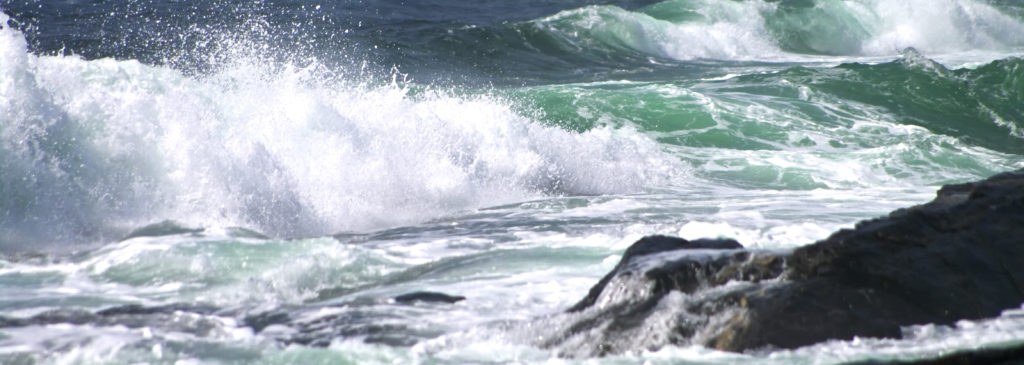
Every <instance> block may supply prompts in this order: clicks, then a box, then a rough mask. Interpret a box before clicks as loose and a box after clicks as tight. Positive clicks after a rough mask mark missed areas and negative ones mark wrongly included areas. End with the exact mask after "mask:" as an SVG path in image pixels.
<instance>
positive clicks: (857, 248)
mask: <svg viewBox="0 0 1024 365" xmlns="http://www.w3.org/2000/svg"><path fill="white" fill-rule="evenodd" d="M700 241H703V242H711V241H710V240H700ZM700 241H693V242H700ZM690 245H692V243H688V242H687V241H685V240H682V239H673V238H668V237H648V238H644V239H642V240H640V241H638V242H637V243H635V244H634V245H633V246H632V247H630V249H629V250H627V252H626V254H625V255H623V258H622V261H621V262H620V263H619V265H618V266H616V268H615V269H614V270H613V271H612V272H611V273H609V274H608V276H606V277H605V278H603V279H602V280H601V281H600V282H599V283H598V284H597V285H595V286H594V287H593V288H592V289H591V291H590V293H589V294H588V295H587V296H586V297H585V298H583V300H581V301H580V302H579V303H577V304H576V305H574V306H573V307H571V308H570V309H569V312H572V313H573V316H572V318H571V322H572V324H571V325H569V326H567V327H566V328H564V329H562V330H561V332H560V333H558V334H556V335H553V336H550V337H548V338H547V339H546V341H545V343H543V344H544V345H547V346H549V347H557V348H559V349H560V350H561V351H562V352H563V354H565V355H569V356H573V355H580V356H591V355H603V354H607V353H616V352H621V351H628V350H641V349H652V348H657V347H660V346H662V345H665V344H669V343H672V344H680V345H689V344H701V345H705V346H708V347H712V348H716V349H720V350H727V351H743V350H748V349H756V348H764V347H774V348H795V347H800V346H805V345H810V344H813V343H817V342H821V341H825V340H830V339H840V340H848V339H852V338H853V337H854V336H859V337H887V338H899V337H901V335H902V334H901V327H903V326H908V325H913V324H924V323H935V324H941V325H945V324H951V323H953V322H955V321H957V320H959V319H979V318H987V317H994V316H998V315H999V314H1000V313H1001V312H1002V311H1003V310H1005V309H1008V308H1014V307H1018V306H1020V305H1021V303H1024V170H1019V171H1016V172H1010V173H1005V174H1000V175H997V176H994V177H992V178H989V179H987V180H984V181H981V182H975V183H968V184H960V185H949V186H945V187H943V188H942V189H941V190H940V191H939V192H938V194H937V197H936V198H935V200H934V201H932V202H930V203H927V204H924V205H919V206H915V207H911V208H906V209H900V210H897V211H894V212H892V213H890V214H889V215H888V216H886V217H883V218H878V219H874V220H869V221H865V222H861V223H859V224H857V226H856V227H855V228H854V229H852V230H841V231H839V232H836V233H834V234H833V235H832V236H830V237H829V238H827V239H825V240H822V241H819V242H817V243H814V244H811V245H808V246H804V247H801V248H799V249H796V250H795V251H793V252H791V253H777V252H763V251H754V250H741V249H738V248H739V247H738V244H736V245H735V246H731V245H725V244H722V245H721V246H715V245H712V246H715V247H713V248H727V250H718V251H717V252H709V251H707V250H697V251H693V250H690V249H691V248H694V247H690ZM698 251H703V252H698Z"/></svg>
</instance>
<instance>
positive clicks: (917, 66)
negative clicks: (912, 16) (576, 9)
mask: <svg viewBox="0 0 1024 365" xmlns="http://www.w3.org/2000/svg"><path fill="white" fill-rule="evenodd" d="M1022 80H1024V60H1021V59H1019V58H1008V59H1003V60H998V61H994V62H991V63H988V64H984V65H981V66H978V67H976V68H961V69H955V70H951V69H948V68H946V67H944V66H942V65H941V64H938V63H936V62H934V61H932V60H930V59H927V58H924V57H923V56H921V55H920V54H917V53H916V52H913V51H907V52H906V53H905V54H904V56H902V57H901V58H900V59H898V60H895V61H891V62H886V63H880V64H862V63H848V64H841V65H838V66H834V67H806V66H794V67H789V68H785V69H782V70H778V71H770V72H764V71H763V72H748V73H746V74H741V75H729V76H727V77H721V78H709V79H703V80H700V79H697V80H678V81H664V80H663V81H607V82H596V83H579V84H565V85H547V86H536V87H530V88H524V89H520V90H517V91H515V92H514V94H515V95H516V97H518V98H520V100H523V102H522V103H523V104H524V105H526V106H528V107H529V108H534V109H537V110H541V111H542V112H543V120H545V121H547V122H548V123H551V124H554V125H559V126H561V127H563V128H567V129H571V130H577V131H586V130H589V129H590V128H597V127H608V126H634V127H635V128H638V129H639V130H641V131H644V132H646V134H648V135H649V136H652V137H653V138H655V139H656V140H658V141H659V142H661V143H663V144H665V145H666V146H669V148H670V149H672V150H673V151H675V153H676V154H677V155H679V156H680V157H681V158H682V159H683V160H684V161H688V162H689V163H690V164H691V165H693V166H695V172H697V173H698V174H699V175H701V176H703V177H707V178H709V179H711V181H712V182H713V183H714V184H722V185H727V186H729V185H732V186H740V187H745V188H765V187H771V188H781V189H808V190H810V189H817V188H826V187H828V188H845V187H854V186H859V187H866V186H887V185H892V184H894V183H895V184H911V185H924V186H928V185H938V184H943V183H950V182H955V181H960V180H963V179H970V178H975V177H977V176H985V175H986V174H993V173H997V172H999V171H1002V170H1005V169H1008V168H1013V167H1014V166H1020V164H1021V163H1024V158H1022V156H1024V147H1022V146H1024V143H1022V142H1024V135H1022V133H1021V132H1022V127H1024V125H1022V120H1024V108H1022V106H1021V105H1020V103H1019V100H1021V98H1022V97H1024V95H1021V92H1022V90H1024V87H1022Z"/></svg>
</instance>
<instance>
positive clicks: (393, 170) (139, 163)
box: [0, 28, 683, 245]
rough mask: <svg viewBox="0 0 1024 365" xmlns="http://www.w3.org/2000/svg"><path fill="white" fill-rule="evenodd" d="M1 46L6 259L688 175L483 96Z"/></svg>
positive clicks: (370, 224)
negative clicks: (162, 225)
mask: <svg viewBox="0 0 1024 365" xmlns="http://www.w3.org/2000/svg"><path fill="white" fill-rule="evenodd" d="M3 37H4V38H3V39H4V42H3V44H2V47H3V49H4V55H5V56H6V58H5V59H4V60H3V70H0V71H2V72H3V73H4V74H5V75H10V77H9V78H5V80H10V81H5V87H4V89H3V92H4V94H3V95H2V97H3V99H2V100H4V103H5V104H6V105H5V107H4V108H3V110H4V113H5V115H4V120H5V121H7V122H5V123H4V124H5V126H4V132H3V138H4V139H3V146H2V148H3V149H4V151H5V153H4V155H3V158H2V160H0V164H2V166H3V171H4V175H3V187H4V191H5V192H6V194H5V198H4V200H3V203H2V204H0V206H2V207H3V212H4V214H5V215H6V216H7V217H8V218H7V219H5V220H4V222H3V224H2V225H3V232H4V236H5V239H4V242H5V245H12V244H28V243H32V242H34V241H43V242H46V241H50V240H57V241H81V240H93V239H95V240H100V241H103V240H110V239H114V238H117V237H118V236H117V235H118V234H124V233H126V231H125V229H126V228H129V227H133V226H136V227H137V226H139V225H142V224H146V223H150V222H153V221H159V220H163V219H174V220H178V221H181V222H185V223H188V224H191V225H199V226H204V225H220V226H230V225H239V226H245V227H250V228H253V229H256V230H259V231H262V232H265V233H267V234H271V235H275V236H284V237H290V236H312V235H322V234H328V233H332V232H336V231H341V230H353V229H368V228H375V227H386V226H392V225H395V224H405V223H412V222H417V221H422V220H424V219H428V218H433V217H439V216H443V215H445V214H448V213H452V212H458V211H461V210H465V209H472V208H476V207H481V206H486V205H493V204H501V203H504V202H511V201H516V200H522V199H526V198H528V197H536V196H540V195H542V194H554V195H559V194H601V193H625V192H636V191H640V189H642V188H643V187H645V186H653V185H657V184H662V183H665V182H667V181H668V180H666V179H669V178H671V177H672V176H674V175H678V174H681V173H682V171H683V170H682V169H681V165H680V164H679V163H678V162H677V161H675V160H674V159H673V158H671V157H669V156H668V155H665V154H663V153H662V152H661V151H660V148H659V147H657V145H656V144H654V143H653V141H650V140H649V139H647V138H645V137H643V136H641V135H639V134H638V133H637V132H636V131H631V130H629V129H612V128H604V129H596V130H592V131H588V132H584V133H574V132H568V131H565V130H561V129H558V128H554V127H546V126H542V125H540V124H538V123H536V122H534V121H533V120H531V119H530V118H527V117H524V116H521V115H519V114H517V113H515V112H513V111H512V110H511V109H510V108H509V106H508V102H506V101H502V100H500V99H495V98H491V97H487V96H470V95H463V96H459V95H454V94H451V93H446V92H437V91H431V90H424V91H417V92H415V93H412V92H411V89H410V88H409V87H408V86H403V85H402V84H400V83H398V82H396V83H391V84H379V85H372V84H365V83H361V84H354V83H351V82H347V81H344V80H340V81H339V80H334V81H330V80H328V81H327V82H324V81H322V80H319V79H316V78H315V77H311V76H316V75H318V74H317V73H316V72H315V68H314V67H306V68H300V67H292V66H287V65H286V66H284V67H280V68H276V69H273V70H272V71H271V72H269V73H268V72H266V69H265V68H264V67H262V66H261V65H258V64H251V63H248V62H245V60H239V61H236V62H235V63H233V64H231V65H229V66H230V67H226V68H224V69H223V70H221V71H219V72H217V73H214V74H211V75H207V76H203V77H187V76H184V75H182V74H181V73H179V72H177V71H175V70H171V69H168V68H165V67H160V66H148V65H143V64H140V63H138V62H136V61H117V60H113V59H98V60H84V59H81V58H79V57H74V56H35V55H30V54H26V50H25V49H24V41H23V40H21V39H20V38H19V36H18V32H16V31H14V30H13V29H10V28H5V29H4V30H3Z"/></svg>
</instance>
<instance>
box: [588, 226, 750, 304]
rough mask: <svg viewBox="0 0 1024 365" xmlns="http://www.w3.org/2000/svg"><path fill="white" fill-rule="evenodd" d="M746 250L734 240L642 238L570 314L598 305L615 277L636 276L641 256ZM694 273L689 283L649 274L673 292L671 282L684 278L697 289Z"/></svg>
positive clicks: (664, 274)
mask: <svg viewBox="0 0 1024 365" xmlns="http://www.w3.org/2000/svg"><path fill="white" fill-rule="evenodd" d="M742 248H743V245H740V243H739V242H736V241H735V240H731V239H723V240H710V239H701V240H695V241H687V240H685V239H682V238H678V237H669V236H648V237H644V238H641V239H640V240H639V241H636V242H635V243H633V245H631V246H629V248H627V249H626V252H624V253H623V254H622V259H621V260H620V261H619V264H618V265H616V266H615V268H614V269H612V271H611V272H609V273H608V274H607V275H605V276H604V277H603V278H601V280H600V281H598V282H597V285H594V286H593V287H592V288H590V292H589V293H587V296H586V297H584V298H583V299H582V300H580V301H579V302H577V303H576V304H575V305H573V306H572V307H571V308H569V312H578V311H581V310H583V309H584V308H587V307H590V306H592V305H593V304H594V302H595V301H596V300H597V298H598V296H600V294H601V292H602V291H604V288H605V287H606V286H608V282H610V281H611V280H612V278H614V277H616V276H620V275H632V273H631V272H632V270H630V269H631V268H630V265H631V264H633V263H634V262H635V261H636V259H637V258H639V257H641V256H646V255H652V254H656V253H660V252H667V251H675V250H687V249H690V250H695V249H742ZM684 261H685V260H684ZM678 264H680V265H690V266H694V267H696V266H701V265H700V264H698V263H692V262H691V263H685V262H681V263H678ZM705 268H707V269H709V270H710V269H711V267H705ZM655 270H658V269H655ZM655 270H652V271H655ZM705 271H706V270H705ZM692 274H694V273H693V272H689V271H687V272H686V273H685V275H686V276H689V277H690V278H689V280H687V279H686V278H679V277H676V276H677V275H673V274H672V273H671V272H669V271H667V270H660V271H657V272H649V273H648V275H650V276H651V280H653V281H655V282H658V283H662V284H663V285H662V288H663V289H670V286H671V284H670V283H669V282H671V281H678V280H680V279H681V280H685V281H686V283H685V284H683V285H681V286H688V287H690V288H691V289H692V288H693V287H695V286H696V281H694V280H693V277H694V275H692Z"/></svg>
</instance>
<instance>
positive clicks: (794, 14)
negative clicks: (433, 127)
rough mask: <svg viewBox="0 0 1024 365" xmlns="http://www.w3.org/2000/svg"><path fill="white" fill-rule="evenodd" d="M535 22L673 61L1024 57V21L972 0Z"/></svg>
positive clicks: (581, 13)
mask: <svg viewBox="0 0 1024 365" xmlns="http://www.w3.org/2000/svg"><path fill="white" fill-rule="evenodd" d="M531 24H532V25H533V26H535V27H537V28H539V29H542V30H543V31H544V32H547V33H549V34H550V35H551V36H552V37H554V38H556V39H558V40H559V41H560V42H561V43H562V44H563V47H564V48H566V49H576V50H578V51H579V52H635V53H640V54H644V55H650V56H655V57H663V58H668V59H675V60H694V59H715V60H742V61H753V60H757V61H782V60H797V61H799V60H806V59H807V58H806V57H807V56H895V55H898V54H899V52H900V51H902V50H903V49H906V48H910V47H913V48H916V49H917V50H919V51H920V52H923V53H925V54H929V55H933V54H943V53H956V52H966V51H976V50H992V51H1001V50H1020V49H1021V47H1024V21H1022V20H1021V19H1017V18H1015V17H1013V16H1012V15H1009V14H1007V13H1004V12H1002V11H1001V10H1000V9H999V8H997V7H994V6H992V5H989V4H986V3H984V2H979V1H975V0H941V1H925V0H916V1H878V0H857V1H840V0H822V1H815V2H806V1H778V2H766V1H728V0H669V1H665V2H661V3H657V4H654V5H651V6H648V7H645V8H641V9H638V10H635V11H627V10H624V9H622V8H619V7H615V6H590V7H585V8H579V9H574V10H567V11H562V12H559V13H557V14H555V15H552V16H549V17H545V18H541V19H538V20H535V21H533V22H531Z"/></svg>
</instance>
